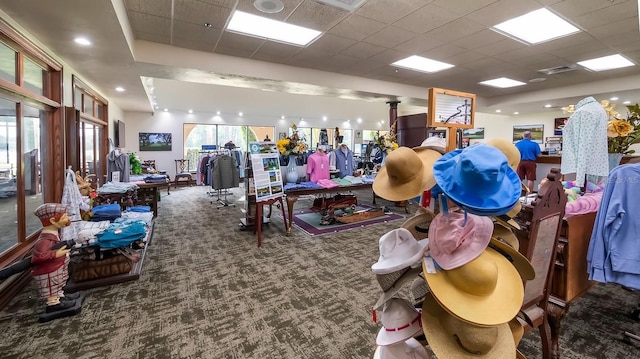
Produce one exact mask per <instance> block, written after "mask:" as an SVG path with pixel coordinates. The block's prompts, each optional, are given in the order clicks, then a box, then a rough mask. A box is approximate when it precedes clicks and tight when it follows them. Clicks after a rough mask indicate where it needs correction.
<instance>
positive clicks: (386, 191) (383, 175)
mask: <svg viewBox="0 0 640 359" xmlns="http://www.w3.org/2000/svg"><path fill="white" fill-rule="evenodd" d="M428 184H429V178H427V177H426V176H425V172H424V171H421V172H420V173H418V174H417V175H416V177H415V179H414V180H412V181H409V182H405V183H402V184H398V183H394V182H393V181H391V179H390V178H389V173H388V172H387V168H386V167H385V166H382V167H381V168H380V170H379V171H378V174H377V175H376V178H375V179H374V180H373V185H372V188H373V192H374V193H375V194H376V196H379V197H382V198H384V199H386V200H388V201H405V200H408V199H411V198H415V197H418V196H419V195H421V194H422V192H424V191H425V189H426V186H427V185H428ZM432 187H433V186H432Z"/></svg>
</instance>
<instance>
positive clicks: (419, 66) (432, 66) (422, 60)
mask: <svg viewBox="0 0 640 359" xmlns="http://www.w3.org/2000/svg"><path fill="white" fill-rule="evenodd" d="M391 65H393V66H398V67H402V68H405V69H409V70H415V71H420V72H427V73H433V72H438V71H442V70H446V69H449V68H452V67H453V65H451V64H447V63H444V62H440V61H436V60H431V59H427V58H426V57H422V56H417V55H413V56H409V57H407V58H406V59H402V60H398V61H396V62H394V63H392V64H391Z"/></svg>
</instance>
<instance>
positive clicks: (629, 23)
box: [589, 17, 638, 42]
mask: <svg viewBox="0 0 640 359" xmlns="http://www.w3.org/2000/svg"><path fill="white" fill-rule="evenodd" d="M611 26H612V25H611V24H605V25H601V26H596V27H592V28H590V29H589V34H590V35H591V36H593V37H595V38H596V39H606V38H610V37H612V35H613V36H615V34H617V33H626V32H635V33H636V34H637V33H638V18H637V17H630V18H627V19H622V20H620V21H616V23H615V25H613V26H615V32H613V34H612V31H611ZM605 42H606V41H605Z"/></svg>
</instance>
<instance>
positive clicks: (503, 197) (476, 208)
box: [433, 147, 522, 216]
mask: <svg viewBox="0 0 640 359" xmlns="http://www.w3.org/2000/svg"><path fill="white" fill-rule="evenodd" d="M492 148H493V147H492ZM462 151H463V150H455V151H451V152H448V153H446V154H445V155H444V156H442V157H441V158H440V160H439V161H438V162H439V163H440V165H439V166H438V165H437V164H435V165H434V169H433V176H434V178H435V180H436V183H437V184H438V186H439V187H440V189H441V191H442V192H443V193H444V194H445V195H447V197H449V199H451V200H452V201H453V202H455V203H456V204H458V205H460V206H461V207H463V208H464V209H465V210H467V211H468V212H469V213H474V214H478V215H484V216H498V215H502V214H505V213H507V212H508V211H509V210H510V209H511V208H513V206H514V205H515V204H516V202H517V201H518V199H519V198H520V195H521V193H522V191H521V189H522V183H521V181H520V177H518V174H517V173H516V171H514V170H513V168H511V167H509V166H508V165H507V166H506V167H505V173H504V178H503V180H502V181H501V182H500V186H499V187H498V188H496V190H495V191H494V192H493V193H492V194H489V195H487V194H481V193H477V192H475V191H472V190H470V191H464V193H460V192H459V191H452V188H451V187H452V185H453V183H454V182H453V181H451V179H452V178H455V176H457V174H456V173H454V171H455V166H453V163H446V162H447V161H449V160H451V159H452V158H453V157H456V156H458V155H460V153H462ZM495 151H497V150H495ZM449 162H452V161H449Z"/></svg>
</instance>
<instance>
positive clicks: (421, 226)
mask: <svg viewBox="0 0 640 359" xmlns="http://www.w3.org/2000/svg"><path fill="white" fill-rule="evenodd" d="M433 217H435V214H434V213H433V212H431V211H430V210H428V209H426V208H424V207H419V208H418V210H416V214H414V215H413V217H411V218H409V219H407V220H406V221H404V223H402V225H401V226H400V227H401V228H406V229H408V230H409V232H411V234H413V237H414V238H415V239H418V240H420V239H424V238H427V237H428V236H429V226H430V225H431V221H433Z"/></svg>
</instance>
